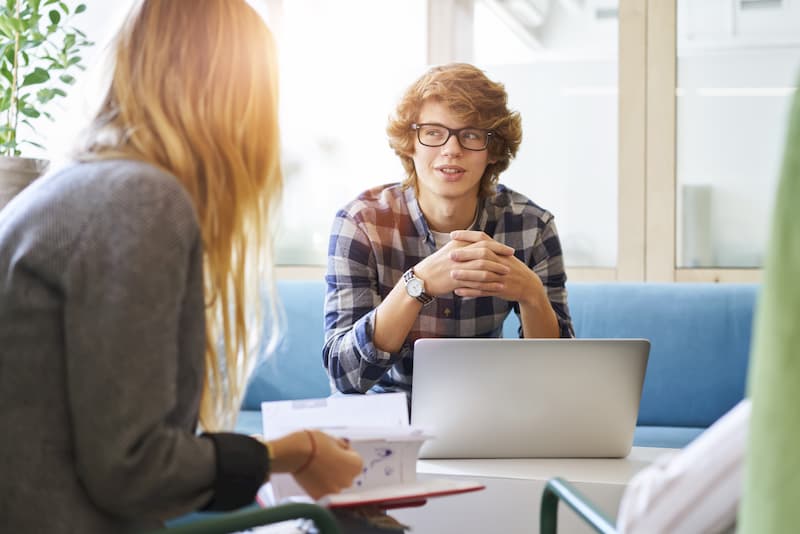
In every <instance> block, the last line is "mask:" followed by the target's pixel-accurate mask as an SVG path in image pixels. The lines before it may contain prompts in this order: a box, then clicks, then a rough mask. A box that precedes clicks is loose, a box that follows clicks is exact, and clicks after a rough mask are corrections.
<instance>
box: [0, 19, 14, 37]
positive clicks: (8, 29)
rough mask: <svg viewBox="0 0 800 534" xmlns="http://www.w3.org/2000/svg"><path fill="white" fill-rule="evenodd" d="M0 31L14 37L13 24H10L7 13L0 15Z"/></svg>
mask: <svg viewBox="0 0 800 534" xmlns="http://www.w3.org/2000/svg"><path fill="white" fill-rule="evenodd" d="M0 33H2V34H3V35H4V36H6V37H8V38H9V39H13V38H14V26H12V25H11V17H9V16H7V15H2V16H0Z"/></svg>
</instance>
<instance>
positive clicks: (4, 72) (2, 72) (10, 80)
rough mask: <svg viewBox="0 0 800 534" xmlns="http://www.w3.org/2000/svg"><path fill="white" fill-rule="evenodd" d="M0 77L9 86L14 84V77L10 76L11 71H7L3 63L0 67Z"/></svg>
mask: <svg viewBox="0 0 800 534" xmlns="http://www.w3.org/2000/svg"><path fill="white" fill-rule="evenodd" d="M0 75H2V76H3V78H5V79H6V80H8V83H9V84H11V83H14V75H13V74H11V71H10V70H9V69H8V67H7V66H6V64H5V63H3V64H2V65H0Z"/></svg>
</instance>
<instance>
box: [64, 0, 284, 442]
mask: <svg viewBox="0 0 800 534" xmlns="http://www.w3.org/2000/svg"><path fill="white" fill-rule="evenodd" d="M277 85H278V84H277V59H276V53H275V46H274V42H273V39H272V35H271V33H270V31H269V29H268V28H267V27H266V25H265V24H264V22H263V21H262V20H261V18H260V17H259V15H258V14H257V13H256V12H255V11H254V10H253V9H252V8H251V7H250V6H249V5H247V3H246V2H245V1H244V0H224V1H222V0H141V1H140V2H139V3H138V4H137V5H136V6H135V7H134V10H133V12H132V13H131V15H130V16H129V18H128V20H127V22H126V24H125V25H124V27H123V28H122V30H121V32H120V33H119V35H118V37H117V42H116V51H115V56H114V66H113V73H112V78H111V83H110V87H109V90H108V94H107V95H106V97H105V100H104V104H103V105H102V108H101V110H100V112H99V113H98V114H97V116H96V118H95V120H94V121H93V123H92V125H91V127H90V128H89V130H88V132H87V137H86V140H85V146H83V147H82V149H81V150H80V151H79V153H78V158H79V159H82V160H91V159H109V158H119V157H123V158H129V159H137V160H142V161H146V162H149V163H151V164H153V165H156V166H158V167H160V168H163V169H164V170H166V171H167V172H169V173H171V174H172V175H174V176H175V177H176V178H177V179H178V180H179V181H180V182H181V183H182V184H183V186H184V187H185V188H186V190H187V191H188V193H189V195H190V196H191V198H192V200H193V202H194V206H195V209H196V211H197V215H198V219H199V223H200V229H201V235H202V240H203V246H204V273H205V299H206V323H207V328H206V353H205V361H206V380H205V383H204V387H203V395H202V401H201V405H200V423H201V425H202V426H203V428H204V429H207V430H216V429H219V428H222V427H229V426H230V425H231V424H232V422H233V419H232V418H233V417H234V416H235V414H236V413H238V408H239V404H240V402H241V399H242V395H243V391H244V387H245V386H246V383H247V378H248V376H249V374H250V372H251V371H252V368H253V365H254V354H253V352H254V350H253V349H254V345H255V342H256V340H257V339H258V337H259V334H260V332H257V330H260V328H259V327H260V326H261V314H260V306H259V302H260V298H261V295H260V291H259V290H258V289H257V288H258V287H259V286H258V282H259V281H260V282H267V283H269V284H270V285H271V286H273V287H272V289H273V291H272V294H273V295H274V284H273V282H272V276H271V274H272V273H271V261H269V258H268V255H269V254H270V252H271V246H272V241H271V232H270V229H269V227H268V222H269V221H270V220H271V219H270V214H271V213H273V212H274V210H275V205H276V203H277V199H278V198H279V196H280V193H281V190H282V177H281V172H280V158H279V132H278V86H277ZM265 256H267V257H265ZM273 302H274V300H273ZM273 312H274V309H273ZM272 315H273V317H274V316H275V313H273V314H272ZM248 336H249V338H248Z"/></svg>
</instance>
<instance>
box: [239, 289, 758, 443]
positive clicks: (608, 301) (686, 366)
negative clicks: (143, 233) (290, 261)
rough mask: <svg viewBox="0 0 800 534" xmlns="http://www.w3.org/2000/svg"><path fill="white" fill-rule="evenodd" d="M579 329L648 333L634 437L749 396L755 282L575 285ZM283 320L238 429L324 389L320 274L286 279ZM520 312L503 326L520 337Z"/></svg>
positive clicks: (675, 438) (696, 424) (717, 411)
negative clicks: (271, 407)
mask: <svg viewBox="0 0 800 534" xmlns="http://www.w3.org/2000/svg"><path fill="white" fill-rule="evenodd" d="M568 291H569V306H570V311H571V314H572V319H573V322H574V325H575V333H576V335H577V336H578V337H581V338H614V337H621V338H625V337H640V338H646V339H649V340H650V342H651V349H650V359H649V362H648V366H647V373H646V375H645V382H644V388H643V392H642V401H641V406H640V410H639V418H638V422H637V429H636V433H635V436H634V445H637V446H652V447H682V446H684V445H686V444H687V443H689V442H690V441H691V440H692V439H694V438H695V437H696V436H697V435H698V434H699V433H700V432H702V431H703V430H704V429H705V428H707V427H708V426H709V425H711V424H712V423H713V422H714V421H716V420H717V419H718V418H719V417H720V416H721V415H722V414H724V413H725V412H726V411H728V410H729V409H730V408H732V407H733V406H734V405H735V404H736V403H737V402H738V401H739V400H741V399H742V398H743V396H744V392H745V380H746V376H747V364H748V357H749V351H750V332H751V325H752V320H753V311H754V308H755V303H756V297H757V292H758V286H757V285H756V284H702V283H691V284H689V283H674V284H652V283H588V282H578V283H570V284H569V285H568ZM278 293H279V295H280V299H281V302H282V305H283V307H284V309H285V312H286V325H285V332H284V336H283V339H282V341H281V342H280V345H279V347H278V350H277V352H276V353H275V354H273V355H272V356H271V357H270V358H267V359H266V360H264V361H262V362H261V363H260V364H259V365H258V366H257V368H256V370H255V372H254V375H253V377H252V379H251V382H250V384H249V386H248V388H247V391H246V395H245V398H244V402H243V405H242V411H241V414H240V417H239V422H238V425H237V428H238V429H239V430H240V431H244V432H258V431H260V428H261V419H260V414H259V409H260V403H261V402H262V401H267V400H288V399H303V398H313V397H325V396H327V395H329V394H330V386H329V383H328V379H327V375H326V373H325V370H324V368H323V366H322V345H323V336H324V332H323V300H324V296H325V283H324V282H323V281H321V280H319V281H317V280H303V281H280V282H278ZM518 324H519V323H518V321H517V318H516V316H514V315H513V314H512V315H511V316H509V318H508V320H507V321H506V324H505V326H504V334H505V336H506V337H516V335H517V334H516V332H517V327H518Z"/></svg>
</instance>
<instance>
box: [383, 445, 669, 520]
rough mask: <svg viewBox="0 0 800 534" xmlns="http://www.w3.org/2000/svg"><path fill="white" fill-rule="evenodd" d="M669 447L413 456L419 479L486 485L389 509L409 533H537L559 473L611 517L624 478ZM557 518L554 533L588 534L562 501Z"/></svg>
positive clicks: (615, 513) (628, 477)
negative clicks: (548, 489) (592, 455)
mask: <svg viewBox="0 0 800 534" xmlns="http://www.w3.org/2000/svg"><path fill="white" fill-rule="evenodd" d="M674 451H675V449H661V448H652V447H634V448H633V450H632V451H631V454H630V455H628V457H626V458H622V459H560V458H559V459H508V460H419V461H418V462H417V476H418V477H419V478H426V477H429V478H448V477H452V478H458V479H464V480H475V481H477V482H480V483H482V484H484V485H485V486H486V489H485V490H481V491H477V492H474V493H466V494H463V495H453V496H448V497H440V498H434V499H430V500H428V502H427V504H425V505H424V506H421V507H419V508H403V509H398V510H390V512H389V513H390V515H391V516H392V517H395V518H396V519H397V520H398V521H401V522H402V523H405V524H407V525H409V526H410V527H412V531H411V532H412V534H449V533H458V534H494V533H502V534H516V533H519V534H523V533H524V534H538V532H539V505H540V501H541V498H542V490H543V488H544V485H545V482H547V480H548V479H550V478H552V477H554V476H560V477H561V478H564V479H565V480H568V481H569V482H571V483H573V484H574V485H575V487H576V488H578V490H580V491H581V492H582V493H584V494H585V495H586V496H587V497H589V498H590V499H592V501H594V503H595V504H596V505H597V506H598V507H600V508H601V509H602V510H603V511H604V512H605V513H606V514H607V515H608V516H609V517H611V518H615V517H616V516H617V507H618V505H619V501H620V499H621V498H622V493H623V491H624V490H625V486H626V484H627V483H628V480H630V478H631V477H632V476H633V475H634V474H635V473H636V472H637V471H639V470H640V469H642V468H643V467H645V466H647V465H648V464H650V463H651V462H652V461H653V460H655V459H656V458H657V457H658V456H660V455H662V454H665V453H670V452H674ZM558 518H559V529H558V531H559V533H567V532H569V533H573V532H575V533H582V532H587V533H591V532H593V531H592V530H591V529H589V528H587V527H586V526H585V525H584V524H583V523H582V522H581V521H580V520H579V519H577V518H576V516H575V514H574V513H573V512H572V511H571V510H569V509H568V508H566V506H565V505H564V504H563V503H562V504H560V505H559V514H558Z"/></svg>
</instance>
